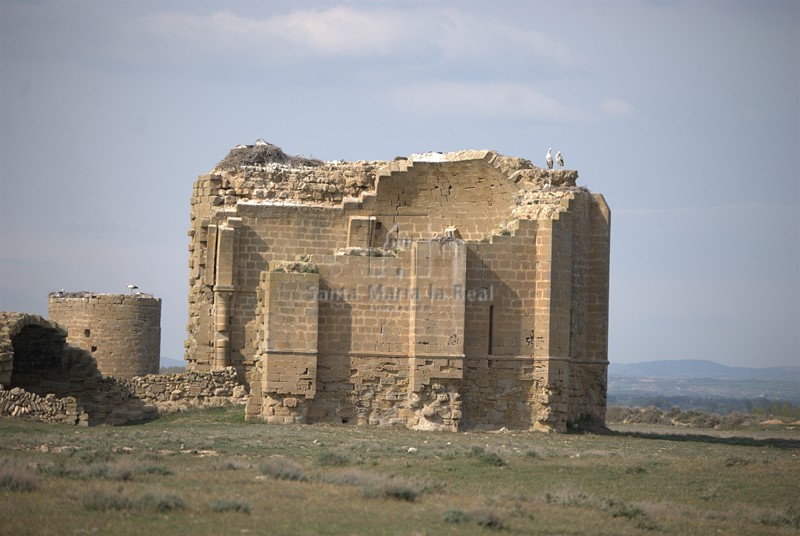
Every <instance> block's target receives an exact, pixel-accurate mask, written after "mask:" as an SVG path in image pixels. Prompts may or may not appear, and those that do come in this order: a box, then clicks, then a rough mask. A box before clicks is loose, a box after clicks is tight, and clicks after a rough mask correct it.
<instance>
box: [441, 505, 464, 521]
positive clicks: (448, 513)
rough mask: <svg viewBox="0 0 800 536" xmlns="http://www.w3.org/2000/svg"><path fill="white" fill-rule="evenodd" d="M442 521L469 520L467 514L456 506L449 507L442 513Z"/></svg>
mask: <svg viewBox="0 0 800 536" xmlns="http://www.w3.org/2000/svg"><path fill="white" fill-rule="evenodd" d="M442 521H444V522H445V523H454V524H460V523H466V522H467V521H469V516H468V515H467V514H465V513H464V512H462V511H461V510H459V509H458V508H450V509H448V510H445V511H444V512H443V513H442Z"/></svg>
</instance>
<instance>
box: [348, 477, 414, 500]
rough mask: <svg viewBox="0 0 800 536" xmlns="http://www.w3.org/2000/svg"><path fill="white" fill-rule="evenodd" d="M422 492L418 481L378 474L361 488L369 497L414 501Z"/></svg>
mask: <svg viewBox="0 0 800 536" xmlns="http://www.w3.org/2000/svg"><path fill="white" fill-rule="evenodd" d="M420 493H421V489H420V486H419V485H418V484H417V483H416V482H413V481H410V480H407V479H405V478H400V477H380V476H377V475H375V478H373V479H372V480H371V481H370V482H367V483H365V484H364V485H363V486H362V488H361V496H362V497H365V498H368V499H375V498H379V499H380V498H382V499H399V500H402V501H408V502H414V501H415V500H416V498H417V497H418V496H419V495H420Z"/></svg>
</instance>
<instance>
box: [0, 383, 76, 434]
mask: <svg viewBox="0 0 800 536" xmlns="http://www.w3.org/2000/svg"><path fill="white" fill-rule="evenodd" d="M0 415H2V416H8V417H28V418H31V419H35V420H37V421H43V422H53V423H66V424H81V425H83V426H87V425H88V424H89V415H88V414H87V413H86V412H83V411H81V410H80V409H79V408H78V401H77V400H76V399H75V397H72V396H68V397H66V398H56V396H55V395H54V394H49V395H46V396H44V397H41V396H39V395H37V394H36V393H30V392H28V391H25V390H24V389H21V388H19V387H14V388H13V389H11V390H6V389H0Z"/></svg>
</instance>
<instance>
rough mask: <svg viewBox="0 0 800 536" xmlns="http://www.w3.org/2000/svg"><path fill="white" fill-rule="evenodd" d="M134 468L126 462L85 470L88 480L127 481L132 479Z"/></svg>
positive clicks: (95, 465)
mask: <svg viewBox="0 0 800 536" xmlns="http://www.w3.org/2000/svg"><path fill="white" fill-rule="evenodd" d="M134 471H135V466H134V465H133V464H131V463H130V462H128V461H120V462H116V463H101V464H93V465H90V466H89V467H88V468H87V470H86V475H87V476H88V477H89V478H104V479H106V480H122V481H128V480H132V479H133V473H134Z"/></svg>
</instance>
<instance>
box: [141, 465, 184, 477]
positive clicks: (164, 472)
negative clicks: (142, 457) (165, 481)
mask: <svg viewBox="0 0 800 536" xmlns="http://www.w3.org/2000/svg"><path fill="white" fill-rule="evenodd" d="M135 472H136V473H137V474H142V475H161V476H170V475H172V474H174V473H173V471H172V469H170V468H169V467H165V466H163V465H147V466H145V467H138V468H136V470H135Z"/></svg>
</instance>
